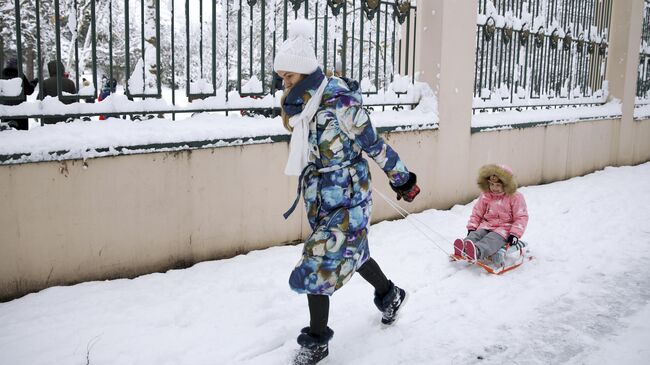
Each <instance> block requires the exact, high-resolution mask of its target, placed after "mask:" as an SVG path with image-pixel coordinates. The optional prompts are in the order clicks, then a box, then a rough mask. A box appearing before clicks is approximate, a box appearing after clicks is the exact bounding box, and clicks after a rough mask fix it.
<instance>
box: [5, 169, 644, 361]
mask: <svg viewBox="0 0 650 365" xmlns="http://www.w3.org/2000/svg"><path fill="white" fill-rule="evenodd" d="M649 182H650V163H645V164H643V165H639V166H635V167H620V168H606V169H605V170H603V171H598V172H596V173H594V174H590V175H587V176H584V177H578V178H573V179H570V180H568V181H563V182H556V183H552V184H548V185H542V186H531V187H525V188H522V189H521V191H522V192H523V194H524V195H525V197H526V199H527V202H528V209H529V213H530V222H529V226H528V230H527V232H526V234H525V236H524V238H525V239H526V240H527V241H528V242H529V244H530V248H531V254H532V255H533V256H534V259H533V260H532V261H530V262H527V263H526V264H524V265H523V266H522V267H520V268H519V269H517V270H515V271H512V272H509V273H506V274H505V275H503V276H490V275H488V274H486V273H485V272H483V271H482V270H479V269H478V268H477V267H474V266H467V264H466V263H452V262H449V260H448V259H447V257H446V255H445V253H444V252H442V250H440V249H439V248H438V247H437V246H436V244H438V245H441V246H442V247H443V248H444V249H445V250H446V251H450V247H449V246H450V245H451V244H450V243H448V242H450V241H451V239H452V238H454V237H456V236H459V235H462V234H464V233H465V223H466V221H467V219H468V217H469V214H470V211H471V206H472V205H471V204H470V205H465V206H455V207H453V208H452V209H451V210H448V211H440V210H428V211H425V212H423V213H420V214H417V215H413V216H410V217H409V218H407V219H406V220H398V221H392V222H383V223H379V224H376V225H374V226H373V227H372V229H371V233H370V242H371V243H370V245H371V252H372V256H373V257H374V258H375V259H376V260H377V261H378V262H379V263H380V265H381V266H382V268H383V269H384V271H385V272H386V273H387V275H388V276H389V278H391V279H392V280H394V281H395V282H396V283H397V284H398V285H400V286H403V287H405V288H406V289H407V290H408V291H409V293H410V300H409V302H408V303H407V306H406V307H405V308H404V312H403V314H402V317H401V319H400V320H399V321H398V322H397V323H396V324H395V325H394V326H393V327H390V328H382V327H381V326H380V324H379V319H380V318H379V317H380V315H379V312H378V311H377V310H376V309H375V307H374V305H373V303H372V289H371V287H370V285H369V284H367V283H366V282H365V281H364V280H363V279H361V278H360V277H355V278H353V279H352V280H351V281H350V283H349V284H347V285H346V286H345V287H343V288H342V289H341V290H340V291H339V292H337V293H336V294H335V295H334V296H333V299H332V302H331V315H330V326H331V327H332V328H333V329H334V331H335V335H334V339H333V340H332V342H331V343H330V357H329V358H328V361H327V362H326V363H328V364H616V365H623V364H649V363H650V346H648V344H650V285H649V284H648V282H650V210H649V209H648V206H650V183H649ZM377 188H378V189H380V190H383V191H384V192H385V191H387V190H389V189H387V186H377ZM422 188H424V189H427V188H428V187H426V186H423V187H422ZM375 198H376V199H379V197H378V196H375ZM419 221H423V222H425V223H426V224H427V226H428V227H430V228H431V229H433V230H435V231H437V232H438V234H439V235H440V236H437V234H436V233H433V232H432V231H430V230H427V231H426V232H428V234H429V235H430V236H431V237H435V241H436V242H435V244H434V242H432V241H429V240H428V239H427V238H426V237H425V236H424V235H423V234H422V232H421V231H420V230H418V229H416V228H415V225H418V224H419V223H418V222H419ZM420 229H423V230H425V228H420ZM300 250H301V246H283V247H275V248H270V249H267V250H263V251H256V252H251V253H249V254H246V255H241V256H237V257H235V258H232V259H228V260H220V261H213V262H204V263H200V264H197V265H195V266H194V267H192V268H189V269H185V270H172V271H169V272H167V273H164V274H161V273H159V274H151V275H145V276H142V277H139V278H136V279H133V280H126V279H125V280H112V281H104V282H88V283H83V284H79V285H75V286H70V287H54V288H50V289H47V290H43V291H41V292H39V293H36V294H30V295H27V296H25V297H23V298H20V299H16V300H14V301H11V302H8V303H2V304H0V363H2V364H12V365H20V364H29V365H35V364H93V365H96V364H111V365H116V364H125V365H126V364H156V365H171V364H192V365H199V364H286V363H288V361H289V359H290V357H291V354H292V352H293V351H294V350H295V349H296V348H297V345H296V343H295V337H296V336H297V334H298V331H299V329H300V328H301V327H302V326H305V325H307V324H308V312H307V300H306V298H305V297H304V296H302V295H298V294H295V293H293V292H291V291H290V289H289V288H288V285H287V278H288V275H289V272H290V270H291V268H292V267H293V265H294V264H295V263H296V262H297V260H298V257H299V255H300Z"/></svg>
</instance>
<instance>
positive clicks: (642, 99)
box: [636, 0, 650, 105]
mask: <svg viewBox="0 0 650 365" xmlns="http://www.w3.org/2000/svg"><path fill="white" fill-rule="evenodd" d="M636 104H637V105H642V104H650V1H648V0H646V1H645V2H644V5H643V28H642V30H641V47H640V49H639V70H638V77H637V83H636Z"/></svg>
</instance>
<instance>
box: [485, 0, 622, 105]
mask: <svg viewBox="0 0 650 365" xmlns="http://www.w3.org/2000/svg"><path fill="white" fill-rule="evenodd" d="M478 8H479V10H478V15H477V21H476V23H477V27H478V31H477V33H476V67H475V77H474V79H475V81H474V100H473V108H474V111H475V112H476V111H479V110H480V111H495V110H503V109H513V108H514V109H522V108H528V107H534V108H537V107H551V106H552V107H557V106H567V105H585V104H602V103H605V102H606V100H607V82H606V80H605V69H606V66H607V49H608V37H609V24H610V17H611V9H612V0H563V1H559V0H528V1H525V0H494V1H492V0H479V6H478Z"/></svg>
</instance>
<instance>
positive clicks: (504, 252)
mask: <svg viewBox="0 0 650 365" xmlns="http://www.w3.org/2000/svg"><path fill="white" fill-rule="evenodd" d="M459 241H460V243H461V244H462V242H463V241H462V240H460V239H457V240H456V242H454V246H456V245H457V244H458V243H459ZM527 246H528V244H527V243H526V242H524V241H521V240H519V242H518V243H517V244H516V245H512V246H511V245H510V244H509V243H506V245H505V246H504V247H501V248H500V249H499V251H497V253H495V254H494V255H492V256H490V257H488V258H485V259H481V260H473V259H471V258H470V257H468V256H467V255H466V254H465V253H464V252H462V251H460V252H459V251H458V250H455V252H454V253H453V254H451V255H450V258H451V261H466V262H469V263H470V264H472V265H477V266H479V267H481V268H482V269H483V270H485V271H487V272H488V273H490V274H494V275H501V274H503V273H505V272H508V271H511V270H514V269H516V268H518V267H519V266H521V265H522V264H523V263H524V262H525V261H530V260H532V259H533V257H532V256H529V255H527V251H528V250H527V249H526V247H527Z"/></svg>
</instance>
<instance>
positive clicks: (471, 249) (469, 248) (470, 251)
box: [465, 240, 481, 261]
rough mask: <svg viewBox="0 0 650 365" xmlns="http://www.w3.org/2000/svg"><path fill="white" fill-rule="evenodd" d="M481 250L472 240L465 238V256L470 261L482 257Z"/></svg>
mask: <svg viewBox="0 0 650 365" xmlns="http://www.w3.org/2000/svg"><path fill="white" fill-rule="evenodd" d="M480 253H481V251H480V250H479V248H478V247H476V245H475V244H474V242H472V240H465V257H466V258H467V259H468V260H470V261H476V260H478V259H479V258H480V255H481V254H480Z"/></svg>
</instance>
